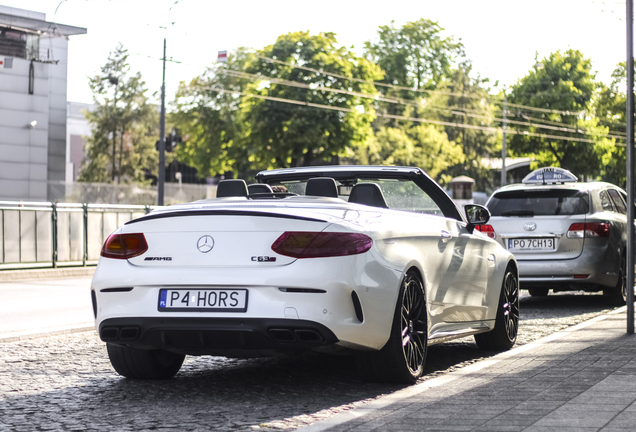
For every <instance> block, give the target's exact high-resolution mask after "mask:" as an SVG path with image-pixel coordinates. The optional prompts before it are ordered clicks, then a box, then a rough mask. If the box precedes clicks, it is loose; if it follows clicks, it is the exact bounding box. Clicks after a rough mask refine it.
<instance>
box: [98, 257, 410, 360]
mask: <svg viewBox="0 0 636 432" xmlns="http://www.w3.org/2000/svg"><path fill="white" fill-rule="evenodd" d="M317 275H320V276H319V277H317ZM401 276H402V275H401V273H400V272H398V271H396V270H394V269H390V268H387V267H384V266H381V265H379V264H378V263H377V261H375V260H374V259H373V257H372V256H370V255H369V254H361V255H354V256H351V257H340V258H339V259H338V260H336V259H332V258H325V259H316V260H298V262H296V263H294V264H292V265H286V266H277V267H272V268H239V269H236V268H156V269H155V268H152V269H150V268H140V267H135V266H132V265H131V264H129V263H127V262H123V261H121V260H110V259H105V258H102V259H101V260H100V263H99V265H98V267H97V270H96V272H95V276H94V278H93V282H92V284H91V285H92V291H93V292H94V294H95V298H94V304H95V312H96V314H95V315H96V316H95V325H96V328H97V330H98V332H99V333H100V336H102V333H103V331H102V329H103V328H104V326H105V325H106V323H109V325H112V323H117V324H116V326H119V327H120V329H114V331H112V332H111V333H108V332H107V333H106V335H104V337H103V340H105V341H107V342H109V343H120V344H124V343H125V344H127V345H133V344H136V345H137V346H142V345H143V346H144V347H147V348H150V347H152V346H155V347H160V346H165V345H166V343H164V342H162V341H161V339H160V338H159V337H155V336H152V337H150V336H146V332H150V331H149V329H154V328H158V329H159V330H158V331H164V330H163V327H161V326H162V325H163V326H168V325H169V326H175V327H170V328H167V327H166V328H167V330H166V331H168V333H165V334H166V335H169V336H170V335H177V334H180V333H178V331H181V332H182V333H184V334H185V333H187V332H188V331H190V330H189V329H190V328H191V329H192V331H193V332H194V333H197V332H199V333H200V332H203V333H200V334H199V335H197V336H196V338H201V337H202V338H203V339H204V345H209V343H211V341H212V340H217V339H218V340H219V341H220V343H222V344H226V342H227V341H226V336H225V335H234V336H237V335H238V336H240V338H244V339H245V338H247V342H245V343H246V346H253V347H255V348H256V349H260V347H264V348H267V349H269V348H275V349H277V348H280V347H281V346H282V347H283V348H289V347H288V345H287V342H286V341H285V340H284V338H285V337H288V338H292V337H293V338H295V339H294V344H295V345H294V347H298V348H301V347H305V346H314V345H315V342H318V341H317V340H316V341H314V339H312V336H311V335H310V333H311V332H308V333H303V330H304V329H309V330H312V331H316V332H317V333H318V334H319V335H320V336H321V340H322V342H320V343H321V344H323V345H328V344H330V343H337V344H338V345H339V346H342V347H346V348H354V349H380V348H382V346H384V344H385V343H386V341H387V340H388V338H389V332H390V329H391V322H392V318H393V312H394V310H395V302H396V297H397V293H398V291H399V286H400V280H401ZM237 282H238V283H237ZM162 288H201V289H218V288H240V289H245V290H247V291H248V292H249V300H248V303H247V310H246V311H243V312H240V313H239V312H231V311H226V312H220V311H219V312H216V311H192V312H189V311H174V312H167V311H160V310H158V300H159V293H160V290H161V289H162ZM354 298H357V299H358V303H359V304H358V307H359V311H356V307H357V306H356V301H355V300H354ZM119 320H122V321H119ZM138 320H142V322H138ZM120 323H121V324H120ZM127 323H129V324H127ZM149 323H151V324H152V325H150V324H149ZM156 323H164V324H161V325H159V324H156ZM236 323H239V324H236ZM240 323H243V327H241V325H240ZM262 323H265V324H262ZM279 323H280V324H281V325H279ZM248 324H249V326H248ZM282 324H284V325H282ZM128 326H130V327H137V329H130V330H129V331H128V330H127V331H125V332H124V335H128V336H126V337H131V338H132V336H136V335H135V332H139V337H140V338H142V339H139V340H137V339H134V340H133V339H131V340H118V339H117V338H120V339H121V336H119V332H120V331H121V328H123V327H128ZM274 327H277V328H278V327H280V329H281V330H283V331H281V332H278V333H277V335H278V337H279V338H283V339H282V340H279V342H281V341H282V342H284V343H283V344H282V345H281V344H278V345H277V344H274V342H275V341H276V340H275V338H272V334H271V332H270V329H271V328H274ZM323 329H328V332H325V331H323ZM221 330H223V331H221ZM297 330H298V331H297ZM150 333H153V334H154V333H155V332H154V330H153V331H152V332H150ZM109 334H110V335H111V336H109ZM290 334H291V336H290ZM299 334H300V336H299ZM112 335H115V336H114V337H115V338H114V339H113V336H112ZM208 335H209V337H208ZM214 335H216V336H214ZM263 335H264V336H263ZM285 335H287V336H285ZM333 335H335V337H333ZM261 336H263V337H261ZM183 337H184V338H186V337H189V336H187V335H183ZM303 337H306V338H308V339H303ZM124 339H125V337H124ZM230 339H231V338H230ZM237 339H239V338H238V337H237ZM197 340H199V339H197ZM171 343H172V342H171ZM197 343H198V342H197ZM241 343H242V342H241ZM303 344H304V345H303ZM173 345H174V344H173ZM318 345H320V344H318ZM228 346H230V345H227V344H226V345H220V347H221V349H226V347H228ZM203 348H205V346H204V347H203ZM227 349H230V348H227ZM231 349H237V350H238V349H240V348H239V347H236V348H231ZM246 349H247V348H246ZM217 352H218V351H217ZM219 355H226V354H219Z"/></svg>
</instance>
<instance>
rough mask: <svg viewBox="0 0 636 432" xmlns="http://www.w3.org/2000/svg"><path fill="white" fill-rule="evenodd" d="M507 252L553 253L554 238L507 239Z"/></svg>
mask: <svg viewBox="0 0 636 432" xmlns="http://www.w3.org/2000/svg"><path fill="white" fill-rule="evenodd" d="M508 250H509V251H511V252H525V251H553V250H554V238H514V239H508Z"/></svg>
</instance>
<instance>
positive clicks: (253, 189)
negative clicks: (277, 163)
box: [247, 183, 274, 195]
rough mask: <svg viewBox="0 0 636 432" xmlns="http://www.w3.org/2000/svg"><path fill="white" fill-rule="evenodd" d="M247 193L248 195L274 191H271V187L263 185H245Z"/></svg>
mask: <svg viewBox="0 0 636 432" xmlns="http://www.w3.org/2000/svg"><path fill="white" fill-rule="evenodd" d="M247 192H248V193H249V194H250V195H254V194H259V193H274V191H272V187H271V186H270V185H268V184H265V183H254V184H251V185H247Z"/></svg>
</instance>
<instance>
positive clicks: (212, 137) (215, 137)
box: [169, 48, 254, 177]
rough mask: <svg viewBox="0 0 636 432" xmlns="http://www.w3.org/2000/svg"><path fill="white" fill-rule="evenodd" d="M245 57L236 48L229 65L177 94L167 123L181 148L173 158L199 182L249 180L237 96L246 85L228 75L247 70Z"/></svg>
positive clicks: (184, 86) (182, 87)
mask: <svg viewBox="0 0 636 432" xmlns="http://www.w3.org/2000/svg"><path fill="white" fill-rule="evenodd" d="M249 56H250V54H249V52H248V50H247V49H246V48H240V49H238V50H237V51H236V52H234V53H232V54H230V55H229V58H228V63H227V64H223V63H216V64H214V65H212V66H211V67H209V68H208V69H207V70H206V71H205V73H204V74H203V75H201V76H198V77H196V78H194V79H193V80H192V81H191V82H190V83H188V84H185V83H181V85H180V86H179V89H178V90H177V94H176V97H175V101H174V104H173V110H172V113H171V114H170V116H169V118H170V121H171V122H172V123H174V124H175V125H177V126H178V127H179V129H180V130H181V133H182V135H183V137H184V142H183V143H182V144H180V145H179V146H178V147H177V149H176V157H177V159H178V160H179V161H181V162H183V163H186V164H188V165H190V166H192V167H194V168H196V169H197V171H198V173H199V175H201V176H209V177H212V176H215V175H216V174H223V173H225V172H227V171H235V172H237V173H238V174H239V176H240V177H246V176H249V175H248V174H247V172H248V171H249V169H250V167H251V164H252V163H253V162H254V161H253V160H252V161H250V160H249V159H250V155H249V154H248V153H249V152H248V150H247V147H246V146H244V145H241V143H239V141H241V139H242V133H243V132H242V131H243V128H242V121H241V119H240V118H239V114H240V109H239V108H240V104H241V95H240V92H242V91H243V90H244V89H245V88H246V86H247V84H248V83H249V80H247V79H245V78H240V77H237V76H236V75H232V72H235V71H242V70H244V69H245V64H246V62H247V59H248V58H249ZM223 89H225V90H227V91H222V90H223ZM232 91H234V92H238V93H232ZM252 159H253V158H252Z"/></svg>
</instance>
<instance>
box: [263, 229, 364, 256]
mask: <svg viewBox="0 0 636 432" xmlns="http://www.w3.org/2000/svg"><path fill="white" fill-rule="evenodd" d="M372 245H373V240H372V239H371V237H369V236H367V235H365V234H360V233H336V232H305V231H286V232H284V233H283V234H282V235H281V236H280V237H278V238H277V239H276V241H275V242H274V244H272V250H273V251H274V252H276V253H278V254H281V255H285V256H290V257H294V258H324V257H336V256H346V255H356V254H361V253H364V252H366V251H368V250H369V249H371V246H372Z"/></svg>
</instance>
